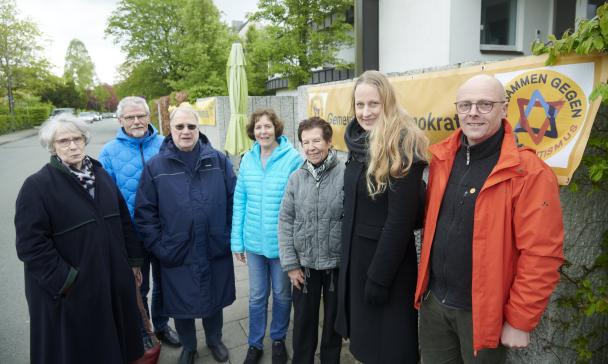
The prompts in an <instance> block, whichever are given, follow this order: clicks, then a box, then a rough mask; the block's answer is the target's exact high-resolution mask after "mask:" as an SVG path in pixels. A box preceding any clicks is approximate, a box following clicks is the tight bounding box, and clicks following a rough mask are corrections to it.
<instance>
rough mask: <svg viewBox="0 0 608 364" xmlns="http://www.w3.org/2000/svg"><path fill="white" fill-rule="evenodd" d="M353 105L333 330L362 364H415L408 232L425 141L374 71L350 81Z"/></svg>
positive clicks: (413, 268) (419, 199) (413, 271)
mask: <svg viewBox="0 0 608 364" xmlns="http://www.w3.org/2000/svg"><path fill="white" fill-rule="evenodd" d="M352 108H353V113H354V114H355V118H354V119H353V120H352V121H351V122H350V123H349V125H348V126H347V128H346V132H345V140H346V144H347V146H348V149H349V157H348V161H347V165H346V169H345V172H344V219H343V222H342V258H341V262H342V264H341V269H340V278H339V284H338V317H337V320H336V329H337V331H338V332H339V333H340V334H341V335H342V336H343V337H346V338H349V339H350V351H351V352H352V354H353V355H354V356H355V358H356V359H357V360H359V361H361V362H363V363H365V364H371V363H417V362H418V333H417V312H416V310H415V308H414V291H415V288H416V277H417V265H416V248H415V245H414V233H413V232H414V229H415V227H416V226H415V225H416V222H417V220H419V218H420V215H421V214H422V213H423V211H422V210H423V206H424V205H423V198H424V195H423V194H421V193H420V192H421V188H422V184H423V182H422V172H423V170H424V167H425V165H426V148H427V146H428V140H427V138H426V137H425V136H424V134H423V133H422V131H421V130H420V129H419V128H418V127H417V126H416V124H415V123H414V121H413V119H412V118H411V117H410V116H409V115H408V114H407V113H406V112H405V111H404V110H403V109H401V108H400V107H399V106H398V104H397V99H396V97H395V91H394V89H393V87H392V86H391V84H390V83H389V81H388V79H387V78H386V77H385V76H384V75H382V74H381V73H379V72H377V71H367V72H365V73H363V74H362V75H361V77H360V78H359V79H358V80H357V82H356V83H355V87H354V90H353V98H352Z"/></svg>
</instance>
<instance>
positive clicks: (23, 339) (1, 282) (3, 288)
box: [0, 119, 118, 364]
mask: <svg viewBox="0 0 608 364" xmlns="http://www.w3.org/2000/svg"><path fill="white" fill-rule="evenodd" d="M117 127H118V122H117V121H116V119H104V120H102V121H98V122H95V123H94V124H93V125H92V127H91V136H92V137H91V142H90V143H89V145H88V146H87V149H86V151H87V154H88V155H90V156H92V157H93V158H97V156H98V155H99V151H100V150H101V147H102V146H103V145H104V144H105V143H106V142H108V141H109V140H110V139H112V138H113V137H114V136H115V134H116V129H117ZM48 161H49V153H48V152H47V151H45V150H44V149H43V148H42V147H41V146H40V143H39V142H38V136H37V135H32V136H29V137H27V138H25V139H21V140H17V141H13V142H9V143H6V144H2V145H0V181H2V182H1V186H2V188H0V206H1V208H0V363H3V364H4V363H7V364H8V363H11V364H13V363H14V364H25V363H29V314H28V311H27V302H26V300H25V294H24V287H23V263H21V261H20V260H19V259H18V258H17V253H16V252H15V226H14V223H13V218H14V216H15V200H16V198H17V194H18V193H19V189H20V188H21V185H22V184H23V181H24V180H25V179H26V178H27V177H28V176H29V175H31V174H32V173H34V172H36V171H38V170H39V169H40V168H41V167H42V166H43V165H44V164H45V163H47V162H48Z"/></svg>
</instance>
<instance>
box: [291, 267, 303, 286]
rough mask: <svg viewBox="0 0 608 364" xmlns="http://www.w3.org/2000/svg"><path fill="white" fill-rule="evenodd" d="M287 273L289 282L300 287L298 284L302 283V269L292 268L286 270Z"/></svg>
mask: <svg viewBox="0 0 608 364" xmlns="http://www.w3.org/2000/svg"><path fill="white" fill-rule="evenodd" d="M287 275H288V276H289V280H290V281H291V284H293V286H294V287H296V288H297V289H300V285H302V284H304V273H303V272H302V269H300V268H297V269H292V270H290V271H289V272H287Z"/></svg>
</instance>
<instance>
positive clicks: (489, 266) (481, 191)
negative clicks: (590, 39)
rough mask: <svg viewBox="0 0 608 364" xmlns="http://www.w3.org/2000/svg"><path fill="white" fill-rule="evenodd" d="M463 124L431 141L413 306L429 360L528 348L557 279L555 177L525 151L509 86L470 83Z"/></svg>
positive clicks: (464, 92) (481, 357) (485, 79)
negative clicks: (511, 114)
mask: <svg viewBox="0 0 608 364" xmlns="http://www.w3.org/2000/svg"><path fill="white" fill-rule="evenodd" d="M455 105H456V110H457V112H458V116H459V119H460V129H458V130H457V131H456V132H455V133H454V134H452V135H451V136H450V137H448V138H447V139H446V140H444V141H442V142H440V143H438V144H435V145H433V146H431V147H430V152H431V154H432V160H431V166H430V172H429V183H428V189H427V211H426V221H425V229H424V238H423V244H422V252H421V257H420V267H419V274H418V285H417V289H416V298H415V299H416V302H415V304H416V307H418V308H419V310H420V347H421V351H422V361H423V363H448V362H449V363H472V362H473V361H474V362H475V363H486V362H487V363H504V361H505V360H506V351H505V347H507V348H523V347H526V346H527V345H528V344H529V341H530V331H532V330H533V329H534V328H535V327H536V325H537V324H538V322H539V320H540V318H541V316H542V313H543V311H544V310H545V307H546V306H547V302H548V300H549V296H550V295H551V292H552V291H553V289H554V288H555V286H556V284H557V282H558V281H559V272H558V268H559V267H560V265H561V264H562V261H563V253H562V243H563V238H564V228H563V223H562V211H561V207H560V200H559V190H558V185H557V179H556V178H555V175H554V174H553V172H552V171H551V169H550V168H549V167H548V166H547V165H546V164H545V163H544V162H542V161H541V160H540V159H539V158H538V157H537V156H536V153H535V152H534V151H533V150H531V149H529V148H523V147H518V146H517V143H516V138H515V135H514V134H513V131H512V129H511V126H510V125H509V123H508V122H507V120H506V113H507V101H506V99H505V90H504V88H503V86H502V84H501V83H500V82H499V81H498V80H497V79H495V78H494V77H492V76H489V75H477V76H474V77H472V78H470V79H469V80H468V81H466V82H465V83H464V84H463V85H462V86H461V87H460V89H459V91H458V94H457V97H456V103H455Z"/></svg>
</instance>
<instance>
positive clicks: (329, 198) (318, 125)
mask: <svg viewBox="0 0 608 364" xmlns="http://www.w3.org/2000/svg"><path fill="white" fill-rule="evenodd" d="M298 139H299V141H300V143H301V144H302V148H303V150H304V154H305V156H306V161H305V162H304V164H303V165H302V167H301V168H300V169H299V170H297V171H296V172H294V173H293V174H292V175H291V177H290V178H289V182H288V184H287V188H286V189H285V196H284V197H283V201H282V203H281V211H280V215H279V257H280V261H281V267H282V268H283V270H284V271H286V272H287V274H288V275H289V279H290V280H291V283H292V285H293V287H294V289H293V294H292V296H293V307H294V322H293V327H294V328H293V363H294V364H298V363H310V364H312V363H313V361H314V355H315V350H316V347H317V340H318V338H317V335H318V333H317V328H318V326H319V303H320V301H321V295H323V312H324V320H323V332H322V336H321V363H323V364H325V363H339V362H340V348H341V344H342V338H341V337H340V335H339V334H338V333H337V332H336V331H335V330H334V320H335V317H336V307H337V295H336V293H337V287H336V286H337V283H338V266H339V263H340V238H341V223H342V222H341V219H342V199H343V197H342V196H343V193H342V186H343V184H344V163H341V162H340V161H339V160H338V158H337V155H336V152H335V150H333V149H332V148H331V142H332V129H331V126H330V125H329V124H328V123H327V122H326V121H325V120H323V119H321V118H318V117H312V118H310V119H306V120H304V121H302V122H301V123H300V126H299V128H298Z"/></svg>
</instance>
